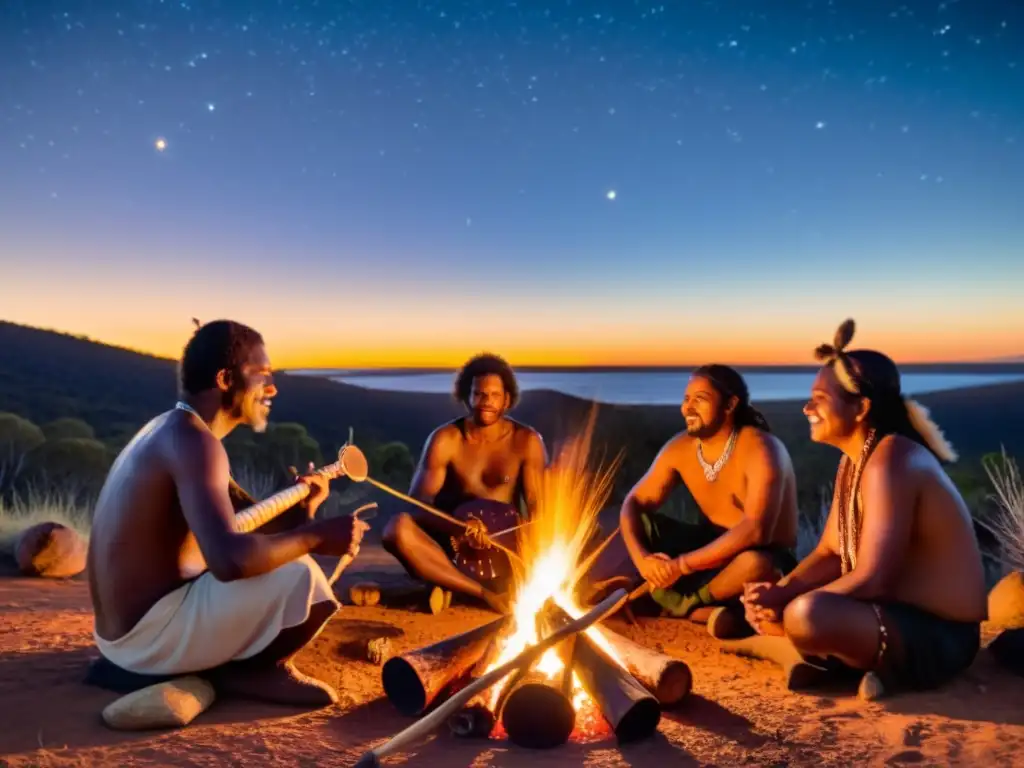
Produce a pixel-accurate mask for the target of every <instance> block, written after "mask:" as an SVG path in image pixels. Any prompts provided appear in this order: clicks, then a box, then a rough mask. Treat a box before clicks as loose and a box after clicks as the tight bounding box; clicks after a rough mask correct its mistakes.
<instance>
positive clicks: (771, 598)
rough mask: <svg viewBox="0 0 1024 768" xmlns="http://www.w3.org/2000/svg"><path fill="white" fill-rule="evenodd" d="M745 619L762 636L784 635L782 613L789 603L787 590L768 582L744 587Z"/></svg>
mask: <svg viewBox="0 0 1024 768" xmlns="http://www.w3.org/2000/svg"><path fill="white" fill-rule="evenodd" d="M740 601H741V602H742V603H743V613H744V618H746V620H747V623H748V624H750V626H751V627H753V628H754V630H755V631H756V632H757V633H758V634H760V635H778V634H782V611H783V609H785V607H786V605H787V604H788V603H789V597H788V595H787V594H786V590H784V589H783V588H782V587H779V586H777V585H775V584H772V583H771V582H768V581H757V582H750V583H747V584H744V585H743V596H742V597H741V598H740Z"/></svg>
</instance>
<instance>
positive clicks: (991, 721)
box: [0, 550, 1024, 768]
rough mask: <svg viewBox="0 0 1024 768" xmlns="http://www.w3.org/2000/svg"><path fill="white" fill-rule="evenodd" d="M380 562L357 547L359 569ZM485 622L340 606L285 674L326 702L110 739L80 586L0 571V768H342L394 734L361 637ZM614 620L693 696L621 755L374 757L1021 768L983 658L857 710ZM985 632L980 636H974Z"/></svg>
mask: <svg viewBox="0 0 1024 768" xmlns="http://www.w3.org/2000/svg"><path fill="white" fill-rule="evenodd" d="M382 564H383V565H384V566H385V567H386V566H387V563H386V560H385V559H382V558H381V557H380V553H373V552H369V551H366V550H364V553H363V555H361V557H360V569H361V570H363V571H364V573H363V574H361V575H360V574H358V573H355V572H353V573H350V574H346V576H345V578H344V579H343V581H342V585H341V588H340V589H339V593H340V594H347V589H345V585H346V584H351V583H352V581H353V580H354V579H356V578H360V576H364V577H365V576H366V575H367V574H366V573H365V570H366V569H368V568H369V569H373V570H374V571H376V573H375V574H374V575H375V576H376V577H378V578H381V577H383V578H391V579H393V578H394V577H393V576H388V574H382V573H381V572H380V568H381V566H382ZM492 618H493V614H489V613H485V612H484V611H480V610H476V609H472V608H467V607H459V606H456V607H453V608H452V609H451V610H450V611H448V612H446V613H445V614H443V615H442V616H440V617H436V618H432V617H431V616H429V614H425V613H423V612H422V609H417V608H409V607H404V608H403V607H391V608H383V607H373V608H357V607H353V606H349V605H346V606H345V608H344V609H343V611H342V612H341V613H340V614H338V616H337V617H336V618H335V619H334V620H333V621H332V622H331V623H330V624H329V625H328V627H327V628H326V629H325V631H324V632H323V633H322V634H321V635H320V637H318V638H317V640H316V641H315V643H314V644H313V646H312V647H310V648H308V649H306V650H305V651H303V652H302V653H301V654H300V655H299V657H298V658H297V664H298V666H299V668H300V669H303V670H304V671H306V672H308V673H311V674H315V675H317V676H319V677H321V678H323V679H325V680H327V681H328V682H330V683H331V684H333V685H335V686H337V688H338V689H339V691H340V692H341V696H342V701H341V703H340V704H339V705H338V706H337V707H335V708H332V709H330V710H326V711H320V712H313V713H296V712H295V711H294V710H286V709H282V708H277V707H271V706H262V705H254V704H246V703H241V702H233V701H222V702H217V703H215V704H214V706H213V707H212V708H211V709H210V710H209V711H207V712H206V713H204V714H203V715H201V716H200V717H199V718H197V719H196V721H195V722H193V723H192V724H191V725H190V726H189V727H188V728H185V729H181V730H177V731H165V732H156V733H140V734H125V733H118V732H114V731H110V730H108V729H106V728H105V727H104V726H103V725H102V723H101V721H100V717H99V713H100V711H101V709H102V708H103V707H104V706H105V705H106V704H107V703H109V702H110V701H112V700H113V699H114V698H116V695H115V694H110V693H106V692H104V691H100V690H96V689H92V688H87V687H85V686H84V685H82V684H81V683H80V680H81V677H82V674H83V672H84V669H85V665H86V663H87V661H88V659H89V658H90V657H91V656H92V654H93V653H94V651H93V649H92V648H91V635H90V632H91V619H92V617H91V614H90V609H89V599H88V592H87V589H86V584H85V582H84V581H83V580H82V579H74V580H70V581H64V582H54V581H42V580H31V579H22V578H16V577H10V576H6V577H2V578H0V702H2V706H0V723H2V727H0V765H5V766H50V765H89V766H94V765H110V766H143V765H172V766H184V765H196V766H223V765H282V766H283V765H288V766H295V765H297V766H321V765H323V766H330V765H335V766H345V765H352V764H353V763H354V762H355V761H356V760H357V759H358V758H359V756H360V755H361V754H362V753H363V752H364V751H365V750H366V749H367V748H368V747H372V746H374V745H376V744H379V743H381V742H382V741H384V740H385V739H387V738H388V737H390V736H391V735H393V734H395V733H397V732H398V731H399V730H401V729H402V728H403V727H405V726H406V725H408V724H409V723H410V722H411V720H410V719H408V718H405V717H403V716H401V715H399V714H398V713H397V712H396V711H395V710H394V709H393V708H392V706H391V705H390V704H389V703H388V701H387V700H386V699H384V698H383V693H382V690H381V685H380V668H379V667H377V666H374V665H372V664H370V663H368V662H367V661H364V660H360V659H359V658H353V657H354V656H356V651H355V650H354V649H355V648H356V647H357V646H358V644H359V641H360V639H365V638H367V637H373V636H380V635H390V636H391V637H392V640H391V643H392V648H393V650H394V651H396V652H400V651H402V650H405V649H409V648H414V647H417V646H420V645H424V644H427V643H429V642H432V641H435V640H438V639H441V638H442V637H445V636H447V635H451V634H455V633H457V632H460V631H464V630H465V629H468V628H470V627H472V626H475V625H477V624H481V623H484V622H485V621H487V620H490V619H492ZM640 622H641V623H640V625H639V626H636V627H628V626H626V625H623V624H621V623H619V622H613V626H614V627H615V628H616V629H617V630H619V631H621V632H622V633H623V634H626V635H628V636H630V637H632V638H633V639H635V640H640V641H642V642H645V643H648V644H659V645H661V647H662V648H663V649H664V650H665V651H667V652H668V653H671V654H673V655H676V656H678V657H679V658H681V659H684V660H685V661H686V662H687V663H688V664H689V665H690V667H691V669H692V670H693V674H694V690H693V694H692V695H691V697H690V699H689V700H688V701H687V702H686V703H685V704H684V705H683V706H682V707H681V708H680V709H679V710H678V711H675V712H666V713H664V715H663V717H662V721H661V725H660V726H659V728H658V732H657V733H656V734H655V735H654V737H652V738H650V739H648V740H646V741H644V742H641V743H638V744H632V745H628V746H624V747H621V748H620V747H619V746H618V745H617V744H616V743H615V742H614V740H610V739H607V738H604V739H599V740H597V741H590V742H589V743H579V742H577V743H570V744H568V745H566V746H564V747H560V748H557V749H553V750H550V751H540V752H538V751H531V750H526V749H520V748H518V747H515V746H513V745H510V744H509V743H507V742H505V741H498V740H487V741H464V740H459V739H456V738H455V737H452V736H450V735H449V734H448V733H447V732H446V731H442V732H440V733H439V734H438V735H437V736H436V737H434V738H433V739H432V740H430V741H428V742H426V743H424V744H422V745H421V746H418V747H416V748H415V749H414V750H413V751H411V752H409V753H406V754H402V755H396V756H394V757H391V758H388V759H386V760H385V764H387V765H405V764H407V765H417V766H487V765H497V766H526V765H529V766H531V768H539V767H540V766H590V767H593V768H612V767H613V766H614V767H616V768H617V767H619V766H639V765H644V764H646V765H658V766H660V765H673V766H688V765H693V766H696V765H721V766H733V765H774V766H784V765H785V766H798V765H800V766H802V765H813V766H826V765H837V766H839V765H841V766H850V765H898V764H911V763H914V764H920V765H941V766H944V765H958V764H959V765H985V766H992V765H1007V766H1009V765H1013V764H1017V765H1020V764H1021V762H1020V758H1019V757H1018V758H1017V761H1016V763H1015V759H1014V755H1019V754H1020V753H1021V751H1022V750H1024V681H1022V680H1020V679H1019V678H1017V679H1014V678H1011V677H1005V676H1002V675H1001V674H1000V672H999V671H998V670H997V669H996V667H995V666H994V664H993V662H992V660H991V659H990V658H989V656H988V655H987V653H985V652H984V651H983V652H982V653H981V654H980V656H979V658H978V660H977V661H976V663H975V664H974V666H973V667H972V668H971V669H970V670H969V672H968V673H967V674H966V675H965V676H964V677H963V679H961V680H959V681H958V682H956V683H955V684H954V685H951V686H950V687H949V688H947V689H945V690H943V691H941V692H938V693H931V694H914V695H904V696H900V697H896V698H893V699H891V700H889V701H886V702H881V703H872V704H866V703H862V702H860V701H858V700H857V699H856V697H855V696H853V695H849V694H840V695H830V696H811V695H806V694H795V693H790V692H788V691H786V690H785V689H784V687H783V685H782V680H781V676H780V673H779V671H778V670H777V668H775V667H774V666H772V665H770V664H768V663H766V662H761V661H752V660H747V659H742V658H738V657H734V656H731V655H728V654H724V653H721V652H720V651H718V650H717V648H716V647H715V643H714V641H713V640H711V639H710V638H708V637H707V636H706V635H705V634H703V633H702V632H701V631H699V630H698V629H697V628H695V627H693V626H691V625H689V624H688V623H686V622H681V621H671V620H664V619H656V620H655V619H640ZM990 638H991V633H990V632H986V641H987V640H989V639H990Z"/></svg>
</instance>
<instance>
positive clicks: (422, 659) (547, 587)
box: [382, 421, 691, 748]
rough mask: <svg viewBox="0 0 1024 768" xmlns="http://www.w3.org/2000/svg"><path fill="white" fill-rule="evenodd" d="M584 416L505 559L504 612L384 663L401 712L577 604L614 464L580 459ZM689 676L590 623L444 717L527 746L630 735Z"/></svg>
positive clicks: (469, 733)
mask: <svg viewBox="0 0 1024 768" xmlns="http://www.w3.org/2000/svg"><path fill="white" fill-rule="evenodd" d="M592 427H593V422H592V421H591V424H590V425H589V426H588V428H587V429H586V430H585V431H584V433H583V435H582V436H580V437H578V438H576V439H574V440H572V441H570V442H569V443H568V444H567V445H566V446H565V447H564V448H563V449H562V450H561V451H560V452H559V454H558V457H557V459H556V461H554V462H553V463H552V465H551V467H550V468H549V469H548V470H547V471H546V473H545V477H544V481H543V485H542V492H541V494H540V498H539V500H538V512H537V515H536V517H535V518H534V519H533V520H532V522H531V523H530V524H529V525H525V526H523V527H522V528H520V529H519V531H518V543H519V547H518V551H519V553H520V555H521V557H522V562H521V563H517V562H515V561H513V574H514V588H513V595H514V602H513V611H512V614H511V615H510V616H507V617H503V618H499V619H496V620H494V621H491V622H489V623H487V624H484V625H483V626H480V627H477V628H475V629H472V630H469V631H467V632H464V633H462V634H460V635H456V636H454V637H449V638H446V639H444V640H442V641H440V642H438V643H435V644H433V645H430V646H426V647H423V648H418V649H415V650H412V651H409V652H407V653H404V654H401V655H399V656H395V657H392V658H391V659H389V660H388V661H387V663H385V665H384V667H383V670H382V679H383V687H384V691H385V694H386V695H387V697H388V698H389V700H390V701H391V702H392V704H393V705H394V706H395V707H396V708H397V709H398V710H399V711H400V712H402V713H403V714H406V715H410V716H418V715H421V714H423V713H424V712H425V711H426V710H428V709H431V708H433V707H435V706H437V705H439V704H441V703H442V702H444V701H445V700H447V699H448V698H449V697H451V696H452V695H453V694H455V693H457V692H458V691H459V690H461V689H464V688H465V687H466V686H467V685H468V684H469V683H471V682H473V681H474V680H478V679H479V678H480V677H481V676H483V675H485V674H487V673H488V672H490V671H491V670H494V669H496V668H498V667H500V666H502V665H503V664H505V663H507V662H509V661H510V660H512V659H514V658H515V657H516V656H518V655H519V654H520V653H521V652H523V651H524V650H526V649H527V648H529V647H532V646H534V645H536V644H537V643H539V642H540V641H541V640H542V639H543V638H546V637H549V636H551V635H552V634H553V633H554V632H555V631H557V630H558V629H560V628H561V627H564V626H565V625H567V624H568V623H569V622H570V621H572V620H574V619H578V618H580V617H581V616H583V614H584V613H585V612H586V609H585V608H584V607H583V606H581V605H579V604H578V603H577V599H576V596H575V591H576V587H577V584H578V582H579V581H580V579H581V578H582V577H583V575H584V574H585V571H586V569H587V567H588V566H589V564H590V562H592V557H593V554H594V552H595V550H594V549H593V548H592V547H590V550H591V551H589V552H588V545H591V544H592V543H593V542H594V539H595V534H596V533H597V514H598V512H600V510H601V509H602V507H603V506H604V505H605V504H606V502H607V500H608V497H609V494H610V491H611V483H612V479H613V476H614V471H615V469H616V468H617V464H618V462H617V461H615V462H613V463H612V464H611V465H610V466H609V467H607V468H605V469H603V470H600V471H591V470H589V469H588V466H587V458H588V455H589V452H590V442H591V435H592ZM588 558H591V559H590V560H588ZM690 685H691V678H690V670H689V668H688V667H687V666H686V664H685V663H684V662H682V661H680V660H678V659H675V658H672V657H670V656H668V655H666V654H663V653H660V652H658V651H655V650H652V649H648V648H644V647H643V646H641V645H638V644H637V643H634V642H632V641H631V640H629V639H627V638H626V637H623V636H622V635H620V634H618V633H616V632H613V631H612V630H611V629H609V628H607V627H605V626H602V625H599V624H593V625H591V626H589V627H588V628H587V629H585V630H584V631H583V632H580V633H578V634H572V635H569V636H568V637H567V638H566V639H565V640H563V641H561V642H559V643H557V644H556V645H554V646H552V647H551V648H548V649H547V650H546V651H545V652H544V653H543V654H542V655H541V656H540V657H539V658H538V659H537V660H536V661H535V662H533V663H532V664H528V665H526V666H523V667H520V668H519V669H518V670H515V671H512V672H510V673H508V674H507V675H505V677H504V678H502V679H501V680H500V681H498V682H496V683H495V684H493V685H491V686H490V687H489V688H487V689H486V690H483V691H481V692H479V693H478V694H477V695H476V696H474V697H473V698H472V699H470V700H469V701H468V702H467V703H466V704H465V705H463V706H462V707H461V708H460V709H459V710H458V711H457V712H455V714H453V715H452V716H451V717H450V718H449V720H448V726H449V728H450V730H451V731H452V733H454V734H456V735H458V736H463V737H478V738H488V737H489V738H496V739H500V738H507V739H508V740H510V741H512V742H513V743H515V744H518V745H520V746H526V747H534V748H550V747H554V746H558V745H560V744H565V743H566V742H568V741H570V740H572V741H590V740H595V739H601V738H607V737H609V736H611V735H613V734H614V736H615V737H617V738H618V739H619V740H620V741H623V742H624V741H633V740H636V739H642V738H645V737H647V736H649V735H651V734H652V733H653V732H654V731H655V730H656V729H657V727H658V723H659V721H660V719H661V711H662V708H663V707H669V706H672V705H674V704H677V703H678V702H679V701H681V700H682V699H683V698H684V697H685V696H686V695H687V694H688V693H689V691H690Z"/></svg>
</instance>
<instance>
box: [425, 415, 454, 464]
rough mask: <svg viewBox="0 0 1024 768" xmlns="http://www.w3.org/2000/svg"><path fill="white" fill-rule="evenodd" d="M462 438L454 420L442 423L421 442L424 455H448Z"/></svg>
mask: <svg viewBox="0 0 1024 768" xmlns="http://www.w3.org/2000/svg"><path fill="white" fill-rule="evenodd" d="M461 440H462V433H461V432H460V431H459V428H458V426H456V424H455V422H454V421H449V422H448V423H447V424H442V425H441V426H439V427H438V428H437V429H435V430H434V431H433V432H431V433H430V434H429V435H427V439H426V440H425V441H424V442H423V453H424V455H428V454H429V455H432V456H435V457H437V456H448V455H450V454H451V452H452V451H453V450H454V449H455V448H456V446H458V445H459V443H460V442H461Z"/></svg>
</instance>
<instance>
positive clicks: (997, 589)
mask: <svg viewBox="0 0 1024 768" xmlns="http://www.w3.org/2000/svg"><path fill="white" fill-rule="evenodd" d="M988 620H989V622H991V624H992V625H993V626H996V627H999V628H1001V629H1018V628H1020V627H1024V572H1021V571H1011V572H1010V573H1008V574H1006V576H1004V577H1003V578H1002V579H1000V580H999V581H998V582H997V583H996V585H995V586H994V587H992V589H991V590H990V591H989V593H988Z"/></svg>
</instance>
